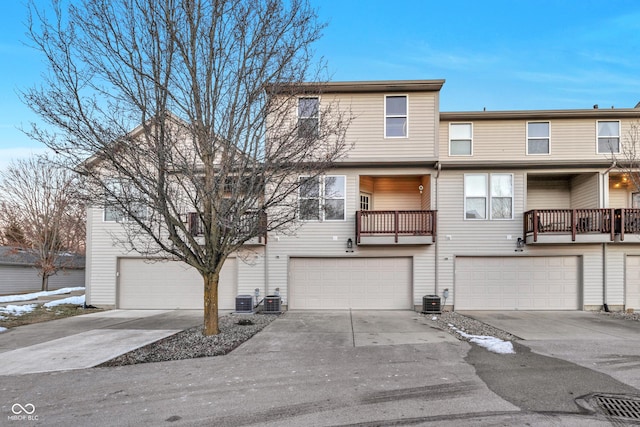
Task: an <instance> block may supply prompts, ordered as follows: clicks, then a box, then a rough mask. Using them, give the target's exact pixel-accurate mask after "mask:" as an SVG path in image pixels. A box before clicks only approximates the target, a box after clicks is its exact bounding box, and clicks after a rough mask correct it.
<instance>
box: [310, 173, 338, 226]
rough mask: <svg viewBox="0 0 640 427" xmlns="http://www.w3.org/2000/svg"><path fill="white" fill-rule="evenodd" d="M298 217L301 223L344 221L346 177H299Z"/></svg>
mask: <svg viewBox="0 0 640 427" xmlns="http://www.w3.org/2000/svg"><path fill="white" fill-rule="evenodd" d="M299 179H300V181H301V182H300V197H299V205H298V216H299V218H300V219H301V220H303V221H344V220H345V218H346V212H345V198H346V190H345V188H346V187H345V186H346V177H345V176H344V175H325V176H320V177H316V178H312V177H306V176H301V177H300V178H299Z"/></svg>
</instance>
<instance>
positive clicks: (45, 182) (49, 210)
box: [0, 157, 85, 291]
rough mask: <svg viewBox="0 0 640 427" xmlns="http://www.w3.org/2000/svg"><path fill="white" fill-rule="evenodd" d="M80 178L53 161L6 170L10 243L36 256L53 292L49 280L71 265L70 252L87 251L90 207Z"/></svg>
mask: <svg viewBox="0 0 640 427" xmlns="http://www.w3.org/2000/svg"><path fill="white" fill-rule="evenodd" d="M78 189H79V185H78V179H77V175H76V174H75V173H73V172H72V171H70V170H67V169H62V168H59V167H57V166H55V165H53V163H52V162H51V160H50V159H49V158H47V157H38V158H35V157H34V158H30V159H27V160H19V161H16V162H13V163H11V164H10V165H9V166H8V167H7V169H6V170H4V171H0V205H1V207H2V209H0V219H2V221H3V222H5V223H7V224H9V227H8V229H7V231H9V233H7V231H5V239H8V242H9V243H10V244H11V245H14V246H17V247H19V248H20V249H22V250H24V251H26V252H28V253H29V254H31V255H32V256H33V257H34V259H35V260H36V262H35V267H36V269H37V270H38V273H39V275H40V277H41V278H42V290H43V291H46V290H48V281H49V277H50V276H52V275H54V274H56V272H57V271H58V270H60V269H64V268H66V267H68V266H70V265H68V263H69V262H70V261H71V260H72V258H71V257H69V256H67V254H66V252H68V251H78V250H79V249H80V248H82V247H84V243H80V244H79V243H78V240H80V241H84V217H85V216H84V209H83V204H82V201H81V199H80V198H79V193H78Z"/></svg>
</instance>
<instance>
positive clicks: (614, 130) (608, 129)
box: [598, 120, 620, 154]
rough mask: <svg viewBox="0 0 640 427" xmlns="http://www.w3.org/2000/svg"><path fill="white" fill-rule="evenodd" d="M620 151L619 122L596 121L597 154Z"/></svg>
mask: <svg viewBox="0 0 640 427" xmlns="http://www.w3.org/2000/svg"><path fill="white" fill-rule="evenodd" d="M619 152H620V122H619V121H617V120H616V121H598V154H611V153H614V154H615V153H619Z"/></svg>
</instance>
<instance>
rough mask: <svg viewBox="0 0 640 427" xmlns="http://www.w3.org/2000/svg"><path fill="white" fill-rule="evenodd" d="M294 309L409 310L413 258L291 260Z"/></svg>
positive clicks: (291, 291)
mask: <svg viewBox="0 0 640 427" xmlns="http://www.w3.org/2000/svg"><path fill="white" fill-rule="evenodd" d="M289 278H290V283H289V306H290V308H292V309H348V308H353V309H408V308H411V307H412V304H413V302H412V298H411V295H412V289H411V283H412V259H411V258H347V259H344V258H291V259H290V261H289Z"/></svg>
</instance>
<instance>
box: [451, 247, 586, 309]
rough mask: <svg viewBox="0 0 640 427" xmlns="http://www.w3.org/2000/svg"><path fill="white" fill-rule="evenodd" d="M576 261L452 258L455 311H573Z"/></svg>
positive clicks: (577, 280) (577, 281) (576, 304)
mask: <svg viewBox="0 0 640 427" xmlns="http://www.w3.org/2000/svg"><path fill="white" fill-rule="evenodd" d="M579 271H580V257H577V256H557V257H456V259H455V296H454V298H455V309H456V310H577V309H578V308H579V295H580V292H579V289H580V286H579V284H580V274H579Z"/></svg>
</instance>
